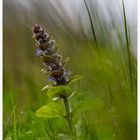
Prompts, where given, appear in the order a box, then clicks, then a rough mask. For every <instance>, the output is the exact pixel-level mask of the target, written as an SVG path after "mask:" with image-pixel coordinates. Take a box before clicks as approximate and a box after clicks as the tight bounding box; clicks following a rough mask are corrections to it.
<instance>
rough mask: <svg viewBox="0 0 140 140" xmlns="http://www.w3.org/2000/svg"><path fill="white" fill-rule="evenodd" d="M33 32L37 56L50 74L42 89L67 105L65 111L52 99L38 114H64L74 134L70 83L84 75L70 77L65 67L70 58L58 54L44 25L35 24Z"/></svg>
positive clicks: (46, 115)
mask: <svg viewBox="0 0 140 140" xmlns="http://www.w3.org/2000/svg"><path fill="white" fill-rule="evenodd" d="M32 32H33V37H34V38H35V41H36V46H35V47H36V50H35V53H36V56H38V57H39V58H40V59H41V60H42V62H43V65H44V68H43V69H42V72H44V73H48V74H49V77H48V81H49V83H48V84H47V85H46V86H45V87H43V88H42V90H47V95H48V96H49V97H51V98H53V99H60V100H63V102H64V106H65V112H64V111H63V110H62V108H61V106H60V105H59V104H57V103H55V102H54V100H52V102H51V103H49V104H47V105H45V106H43V107H41V108H40V109H38V110H37V112H36V116H38V117H45V118H46V117H47V118H55V117H60V116H64V118H65V119H66V120H67V122H68V125H69V128H70V132H71V133H72V134H73V133H74V128H73V125H72V112H71V110H70V103H69V97H70V96H72V93H73V90H72V88H71V87H70V85H71V84H72V83H74V82H76V81H78V80H80V79H82V78H83V77H82V76H80V75H75V76H73V77H72V78H71V79H70V78H69V75H70V74H71V73H70V71H68V70H66V68H65V66H66V64H67V62H68V60H69V58H68V57H67V58H65V59H63V58H62V55H60V54H58V47H57V46H56V45H55V41H54V40H53V39H52V37H51V35H50V34H48V33H47V32H46V31H45V30H44V28H43V27H41V26H39V25H34V26H33V28H32Z"/></svg>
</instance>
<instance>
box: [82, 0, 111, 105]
mask: <svg viewBox="0 0 140 140" xmlns="http://www.w3.org/2000/svg"><path fill="white" fill-rule="evenodd" d="M84 3H85V6H86V9H87V12H88V16H89V20H90V24H91V29H92V34H93V38H94V40H95V44H96V47H98V41H97V38H96V34H95V29H94V26H93V22H92V18H91V14H90V11H89V8H88V5H87V2H86V0H84ZM98 49H99V47H98ZM98 49H97V52H98V55H99V59H100V62H101V66H102V69H103V73H104V79H105V82H106V86H107V88H108V92H109V94H110V95H109V98H110V99H109V100H110V102H112V101H113V95H112V90H111V86H110V84H109V82H108V80H107V76H106V74H105V71H104V66H103V62H102V56H101V55H100V50H98ZM111 104H112V103H111Z"/></svg>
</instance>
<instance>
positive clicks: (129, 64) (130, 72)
mask: <svg viewBox="0 0 140 140" xmlns="http://www.w3.org/2000/svg"><path fill="white" fill-rule="evenodd" d="M122 6H123V20H124V30H125V39H126V48H127V55H128V66H129V77H130V85H131V91H132V92H133V79H132V69H131V53H130V40H129V36H128V28H127V20H126V12H125V5H124V1H123V0H122Z"/></svg>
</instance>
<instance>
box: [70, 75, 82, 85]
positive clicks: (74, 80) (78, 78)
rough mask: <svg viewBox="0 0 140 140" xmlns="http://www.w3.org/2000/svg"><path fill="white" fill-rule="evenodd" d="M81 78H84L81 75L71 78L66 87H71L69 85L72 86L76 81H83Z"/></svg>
mask: <svg viewBox="0 0 140 140" xmlns="http://www.w3.org/2000/svg"><path fill="white" fill-rule="evenodd" d="M83 78H84V77H83V76H81V75H75V76H73V77H72V79H71V80H70V81H69V83H68V85H71V84H73V83H75V82H77V81H79V80H81V79H83Z"/></svg>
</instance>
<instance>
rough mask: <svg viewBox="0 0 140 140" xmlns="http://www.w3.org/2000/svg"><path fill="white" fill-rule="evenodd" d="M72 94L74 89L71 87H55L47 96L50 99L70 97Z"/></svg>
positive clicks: (50, 89) (49, 90)
mask: <svg viewBox="0 0 140 140" xmlns="http://www.w3.org/2000/svg"><path fill="white" fill-rule="evenodd" d="M71 94H72V89H71V87H69V86H65V85H61V86H53V87H51V88H49V89H48V91H47V95H48V96H49V97H61V96H64V97H69V96H70V95H71Z"/></svg>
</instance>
